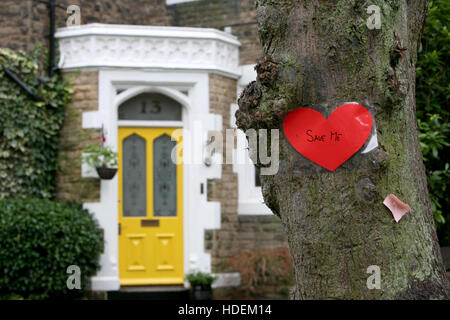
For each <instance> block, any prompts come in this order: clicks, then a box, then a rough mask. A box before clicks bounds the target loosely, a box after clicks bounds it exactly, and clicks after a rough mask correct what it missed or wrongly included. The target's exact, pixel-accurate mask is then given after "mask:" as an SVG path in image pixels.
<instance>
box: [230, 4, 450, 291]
mask: <svg viewBox="0 0 450 320" xmlns="http://www.w3.org/2000/svg"><path fill="white" fill-rule="evenodd" d="M427 2H428V1H427V0H386V1H381V0H370V1H364V0H336V1H335V0H333V1H332V0H303V1H302V0H278V1H275V0H257V1H256V6H257V19H258V31H259V37H260V41H261V43H262V45H263V49H264V56H263V57H262V58H261V59H260V60H259V61H258V64H257V66H256V69H257V72H258V77H257V81H256V82H253V83H251V84H249V86H248V87H247V88H246V89H245V90H244V92H243V94H242V95H241V97H240V99H239V110H238V111H237V112H236V118H237V124H238V127H239V128H241V129H243V130H247V129H249V128H255V129H258V128H278V129H280V130H281V123H282V119H283V117H284V116H285V115H286V114H287V113H288V112H289V111H291V110H293V109H295V108H297V107H311V108H315V109H316V110H319V111H321V112H322V113H323V114H324V115H325V116H327V117H328V116H329V115H330V114H331V112H332V111H333V108H335V107H337V106H339V105H341V104H342V103H344V102H347V101H358V102H364V101H367V102H368V103H369V104H370V105H372V106H373V110H372V111H373V113H374V114H375V116H374V120H375V124H376V128H377V134H378V141H379V147H378V148H377V149H375V150H374V151H371V152H370V153H368V154H361V153H360V152H358V153H356V154H355V155H354V156H353V157H352V158H350V159H349V160H348V161H347V162H345V163H344V164H343V165H342V166H341V167H339V168H338V169H337V170H336V171H335V172H330V171H328V170H326V169H324V168H321V167H319V166H318V165H316V164H314V163H312V162H311V161H309V160H308V159H306V158H304V157H303V156H302V155H300V154H299V153H298V152H297V151H295V150H294V149H293V148H292V146H291V145H290V144H289V143H288V142H287V140H286V139H285V137H284V135H283V134H280V168H279V171H278V173H277V174H275V175H273V176H261V178H262V179H261V180H262V189H263V195H264V199H265V202H266V203H267V205H268V206H269V207H270V208H271V209H272V211H273V212H274V213H275V214H277V215H278V216H279V217H280V218H281V221H282V224H283V225H284V227H285V229H286V232H287V235H288V241H289V247H290V252H291V255H292V258H293V263H294V272H295V279H296V289H295V292H294V293H295V294H294V296H295V297H296V298H298V299H434V298H437V299H442V298H448V297H449V283H448V279H447V278H446V274H445V269H444V267H443V264H442V258H441V254H440V249H439V245H438V242H437V237H436V233H435V229H434V221H433V215H432V212H431V209H430V201H429V195H428V191H427V184H426V176H425V170H424V166H423V162H422V154H421V151H420V148H419V142H418V136H417V126H416V116H415V108H416V107H415V63H416V58H417V48H418V43H419V39H420V34H421V32H422V27H423V23H424V19H425V15H426V5H427ZM370 5H377V6H379V7H380V8H381V14H382V16H381V22H382V25H381V29H374V30H369V28H368V27H367V25H366V22H367V19H368V17H369V14H367V12H366V10H367V8H368V7H369V6H370ZM281 132H282V131H281ZM390 193H392V194H395V195H396V196H397V197H398V198H400V199H401V200H402V201H404V202H406V203H407V204H409V205H410V206H411V208H412V211H411V212H410V213H408V214H406V215H405V216H404V217H403V218H402V220H400V222H399V223H398V224H397V223H396V222H395V221H394V219H393V217H392V214H391V213H390V211H389V210H388V209H387V208H386V207H385V206H384V205H383V203H382V202H383V200H384V198H385V197H386V196H387V195H388V194H390ZM370 265H378V266H379V267H380V270H381V289H379V290H377V289H372V290H369V289H368V288H367V285H366V282H367V278H368V277H369V276H370V275H369V274H367V273H366V271H367V268H368V266H370Z"/></svg>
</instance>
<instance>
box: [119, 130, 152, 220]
mask: <svg viewBox="0 0 450 320" xmlns="http://www.w3.org/2000/svg"><path fill="white" fill-rule="evenodd" d="M145 149H146V146H145V140H144V139H143V138H141V137H139V136H138V135H136V134H132V135H131V136H129V137H127V138H125V139H124V140H123V158H122V159H123V165H122V167H123V216H124V217H143V216H146V215H147V199H146V155H145V153H146V151H145Z"/></svg>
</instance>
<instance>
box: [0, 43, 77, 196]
mask: <svg viewBox="0 0 450 320" xmlns="http://www.w3.org/2000/svg"><path fill="white" fill-rule="evenodd" d="M38 56H39V54H38V53H36V54H34V55H33V56H28V55H27V54H25V53H23V52H14V51H12V50H10V49H5V48H0V199H4V198H12V197H38V198H53V197H54V196H55V193H56V185H55V180H56V179H55V174H56V166H57V152H58V137H59V131H60V129H61V127H62V124H63V119H64V109H63V106H64V105H66V104H67V103H68V102H69V101H70V99H71V97H72V94H73V92H74V89H73V86H72V81H71V79H63V78H62V77H61V76H60V75H59V74H55V75H54V76H53V77H52V78H51V79H47V81H41V80H38V76H39V74H38ZM4 67H6V68H8V69H9V70H11V71H12V72H13V73H14V74H15V75H16V76H17V77H18V78H20V80H21V81H22V82H23V83H25V84H26V86H27V87H28V88H30V89H31V90H32V91H33V92H34V93H35V94H36V95H38V96H39V97H40V98H41V99H34V98H33V97H31V96H30V95H29V94H27V93H26V92H25V90H23V89H22V88H21V87H20V86H19V85H18V84H17V83H16V82H15V81H13V80H12V79H11V78H10V77H9V76H8V75H7V74H6V72H5V70H4Z"/></svg>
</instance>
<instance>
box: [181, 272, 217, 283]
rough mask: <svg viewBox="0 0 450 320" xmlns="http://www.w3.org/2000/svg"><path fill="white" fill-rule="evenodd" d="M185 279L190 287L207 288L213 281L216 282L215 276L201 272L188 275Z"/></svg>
mask: <svg viewBox="0 0 450 320" xmlns="http://www.w3.org/2000/svg"><path fill="white" fill-rule="evenodd" d="M186 279H187V280H188V281H189V283H190V284H191V286H202V287H205V286H209V285H211V284H212V283H213V282H214V281H216V280H217V277H216V276H213V275H212V274H210V273H205V272H201V271H197V272H193V273H190V274H188V275H187V276H186Z"/></svg>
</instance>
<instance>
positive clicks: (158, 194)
mask: <svg viewBox="0 0 450 320" xmlns="http://www.w3.org/2000/svg"><path fill="white" fill-rule="evenodd" d="M176 129H178V128H119V171H118V175H119V273H120V284H121V285H149V284H155V285H156V284H158V285H164V284H182V283H183V282H184V273H183V180H182V177H183V172H182V170H183V168H182V164H181V161H179V160H180V157H181V140H180V141H178V142H175V141H172V140H171V135H172V132H173V131H174V130H176ZM175 149H176V150H175ZM173 150H174V151H173ZM172 153H173V154H174V157H176V159H177V161H176V162H174V161H172V156H171V155H172ZM177 163H178V164H177Z"/></svg>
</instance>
